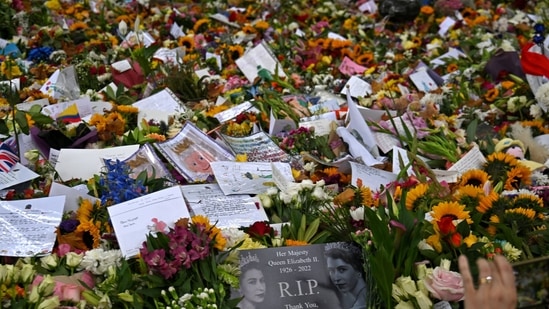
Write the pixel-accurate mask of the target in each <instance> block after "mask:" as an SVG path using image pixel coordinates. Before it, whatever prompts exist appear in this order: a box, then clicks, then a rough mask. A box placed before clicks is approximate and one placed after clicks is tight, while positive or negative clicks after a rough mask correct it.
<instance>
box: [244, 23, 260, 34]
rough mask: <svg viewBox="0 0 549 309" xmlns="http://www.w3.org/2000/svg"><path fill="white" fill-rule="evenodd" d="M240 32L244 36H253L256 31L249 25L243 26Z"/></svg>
mask: <svg viewBox="0 0 549 309" xmlns="http://www.w3.org/2000/svg"><path fill="white" fill-rule="evenodd" d="M241 31H242V32H244V33H245V34H254V33H256V32H257V31H256V30H255V28H254V27H252V26H250V25H244V26H243V27H242V30H241Z"/></svg>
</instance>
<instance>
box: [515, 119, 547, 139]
mask: <svg viewBox="0 0 549 309" xmlns="http://www.w3.org/2000/svg"><path fill="white" fill-rule="evenodd" d="M544 123H545V122H544V121H543V120H526V121H522V122H521V123H520V124H521V125H522V126H523V127H530V128H531V129H532V135H533V136H538V135H542V134H549V128H548V127H546V126H545V125H544Z"/></svg>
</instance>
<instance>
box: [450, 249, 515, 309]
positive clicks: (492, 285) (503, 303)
mask: <svg viewBox="0 0 549 309" xmlns="http://www.w3.org/2000/svg"><path fill="white" fill-rule="evenodd" d="M458 263H459V272H460V273H461V276H462V277H463V286H464V289H465V300H464V302H465V308H467V309H479V308H482V309H489V308H497V309H507V308H509V309H511V308H512V309H515V308H516V307H517V289H516V286H515V274H514V273H513V267H512V266H511V264H510V263H509V262H508V261H507V259H506V258H505V257H503V256H500V255H496V256H495V257H494V261H493V262H491V261H487V260H486V259H482V258H481V259H478V260H477V265H478V269H479V274H478V276H479V286H478V289H477V288H475V286H474V283H473V277H472V276H471V271H470V270H469V263H468V261H467V258H466V257H465V256H464V255H462V256H460V257H459V259H458Z"/></svg>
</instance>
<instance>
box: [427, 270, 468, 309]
mask: <svg viewBox="0 0 549 309" xmlns="http://www.w3.org/2000/svg"><path fill="white" fill-rule="evenodd" d="M425 287H426V288H427V290H429V292H431V295H432V296H433V297H435V298H437V299H440V300H445V301H450V302H453V301H460V300H463V296H464V289H463V279H462V278H461V275H460V274H459V273H457V272H453V271H449V270H446V269H444V268H442V267H436V268H435V269H434V270H433V273H432V274H431V275H429V276H427V278H425Z"/></svg>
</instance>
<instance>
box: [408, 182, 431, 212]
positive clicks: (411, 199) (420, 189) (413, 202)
mask: <svg viewBox="0 0 549 309" xmlns="http://www.w3.org/2000/svg"><path fill="white" fill-rule="evenodd" d="M427 189H429V185H427V184H426V183H420V184H418V185H416V186H415V187H414V188H412V189H411V190H410V191H408V193H407V194H406V209H408V210H414V209H416V208H417V207H418V206H419V205H420V204H421V203H422V202H423V200H424V199H425V198H426V196H425V194H426V193H427Z"/></svg>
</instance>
